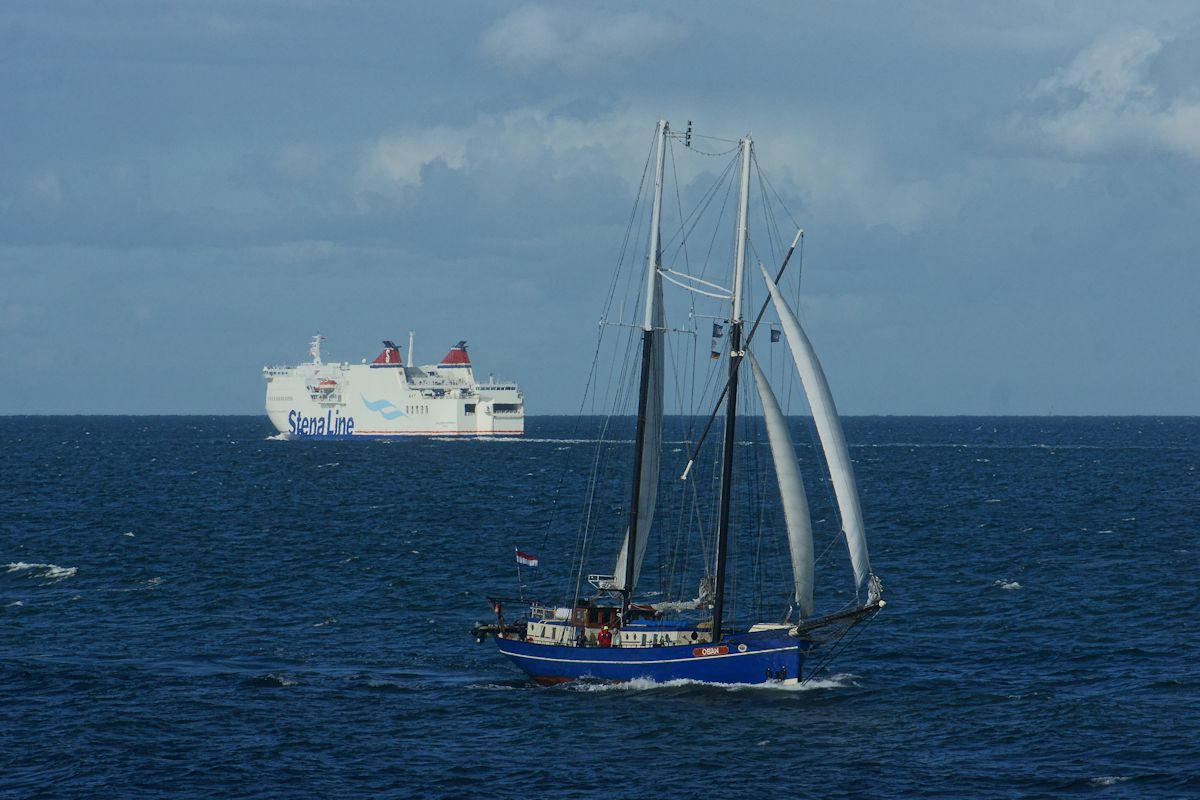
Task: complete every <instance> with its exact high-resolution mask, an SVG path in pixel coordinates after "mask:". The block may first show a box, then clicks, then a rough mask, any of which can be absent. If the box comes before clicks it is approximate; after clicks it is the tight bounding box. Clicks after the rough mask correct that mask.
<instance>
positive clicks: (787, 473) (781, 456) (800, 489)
mask: <svg viewBox="0 0 1200 800" xmlns="http://www.w3.org/2000/svg"><path fill="white" fill-rule="evenodd" d="M750 367H751V369H753V370H754V384H755V386H757V387H758V396H759V399H760V400H761V401H762V411H763V419H764V420H765V421H766V424H767V439H768V440H769V441H770V442H771V456H772V458H773V459H774V460H775V476H776V478H778V480H779V495H780V497H781V499H782V500H783V517H784V520H785V521H786V523H787V534H788V549H789V550H790V551H791V554H792V575H793V577H794V579H795V583H796V606H797V607H798V608H799V609H800V618H801V619H807V618H808V617H810V616H812V610H813V537H812V520H811V519H810V517H809V514H808V498H807V497H806V496H805V494H804V483H803V482H802V481H801V480H800V470H799V468H798V467H797V466H796V451H795V450H793V449H792V439H791V436H790V435H789V434H788V429H787V422H786V421H785V420H784V418H783V412H782V411H780V410H779V403H778V401H776V400H775V393H774V392H772V391H771V386H770V384H768V383H767V378H766V376H765V375H763V372H762V370H761V369H759V367H758V360H757V359H756V358H755V357H754V355H753V354H750Z"/></svg>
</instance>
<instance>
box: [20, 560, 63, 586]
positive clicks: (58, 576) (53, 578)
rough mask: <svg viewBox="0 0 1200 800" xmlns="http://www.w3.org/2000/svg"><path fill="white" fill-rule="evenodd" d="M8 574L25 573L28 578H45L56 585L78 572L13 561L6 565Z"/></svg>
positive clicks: (55, 565) (47, 565)
mask: <svg viewBox="0 0 1200 800" xmlns="http://www.w3.org/2000/svg"><path fill="white" fill-rule="evenodd" d="M5 566H7V567H8V571H9V572H27V573H29V574H28V575H27V576H26V577H29V578H45V579H46V580H48V581H50V582H51V583H58V582H59V581H62V580H66V579H67V578H70V577H72V576H73V575H74V574H75V573H76V572H77V571H78V570H77V569H76V568H75V567H60V566H59V565H58V564H28V563H26V562H24V561H14V562H13V563H11V564H6V565H5Z"/></svg>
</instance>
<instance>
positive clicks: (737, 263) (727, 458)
mask: <svg viewBox="0 0 1200 800" xmlns="http://www.w3.org/2000/svg"><path fill="white" fill-rule="evenodd" d="M739 147H740V148H741V151H742V179H741V186H740V189H739V191H738V215H737V242H736V245H735V247H734V256H733V311H732V313H731V314H730V317H729V383H728V385H727V388H728V391H727V393H726V395H725V440H724V444H723V446H722V450H721V498H720V516H719V517H718V520H717V574H716V586H715V587H714V591H713V617H712V625H713V629H712V636H713V641H714V642H719V641H720V640H721V616H722V612H723V611H724V604H725V561H726V552H727V550H728V545H729V504H730V500H731V494H732V489H733V447H734V436H735V433H736V427H737V388H738V367H739V366H740V365H741V362H742V359H743V358H744V357H745V353H743V352H742V325H743V320H742V273H743V272H744V271H745V266H746V227H747V216H748V215H747V210H748V206H749V196H750V152H751V150H752V149H753V147H754V143H753V142H752V141H751V139H750V137H749V136H747V137H746V138H744V139H742V140H741V142H740V143H739Z"/></svg>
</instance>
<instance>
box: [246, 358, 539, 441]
mask: <svg viewBox="0 0 1200 800" xmlns="http://www.w3.org/2000/svg"><path fill="white" fill-rule="evenodd" d="M388 344H390V343H388ZM314 349H315V356H314V361H313V362H312V363H308V364H301V365H299V366H295V367H266V368H264V370H263V375H264V377H265V378H266V381H267V392H266V410H267V417H268V418H269V419H270V420H271V424H273V425H274V426H275V429H276V430H278V431H279V432H280V433H282V434H284V435H286V436H287V437H289V438H293V437H294V438H320V439H329V438H343V439H344V438H352V437H384V436H517V435H520V434H523V433H524V432H525V405H524V397H523V396H522V395H521V393H520V391H519V389H518V388H517V386H516V385H515V384H512V383H507V382H496V381H492V380H489V381H488V382H487V383H476V382H475V379H474V372H473V369H472V367H471V364H470V362H469V360H467V358H466V347H465V344H464V343H460V344H459V345H456V346H455V348H453V349H452V350H451V351H450V353H448V354H447V356H446V358H445V359H443V360H442V363H440V364H429V365H425V366H422V367H412V366H407V367H406V366H404V364H403V363H401V362H400V359H399V348H395V347H394V346H393V347H391V348H388V349H385V350H384V352H383V353H381V354H380V356H379V357H378V358H377V359H376V361H375V363H372V364H365V363H364V364H348V363H342V364H326V363H322V362H320V355H319V352H320V351H319V344H317V343H316V342H314Z"/></svg>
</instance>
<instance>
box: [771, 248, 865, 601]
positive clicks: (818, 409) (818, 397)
mask: <svg viewBox="0 0 1200 800" xmlns="http://www.w3.org/2000/svg"><path fill="white" fill-rule="evenodd" d="M762 274H763V279H764V280H765V281H766V282H767V289H768V291H770V293H771V301H772V303H773V304H774V305H775V313H777V314H778V315H779V323H780V326H781V327H782V328H783V335H784V338H786V339H787V343H788V349H789V350H791V352H792V359H793V360H794V361H795V362H796V369H797V370H798V371H799V373H800V382H801V384H802V385H803V386H804V395H805V397H807V398H808V405H809V407H810V408H811V409H812V414H813V422H814V423H816V426H817V434H818V435H819V436H820V437H821V448H822V449H823V450H824V451H825V460H826V461H827V462H828V464H829V475H830V478H831V479H832V481H833V491H834V494H835V495H836V496H837V503H838V509H839V510H840V511H841V514H842V530H843V531H844V532H845V534H846V546H847V547H848V548H849V549H850V564H851V566H852V567H853V568H854V585H855V586H859V587H861V586H862V584H863V581H865V580H866V578H867V576H868V575H870V574H871V562H870V560H869V559H868V557H867V537H866V534H865V532H864V531H863V519H862V509H861V508H859V505H858V488H857V486H855V483H854V471H853V469H852V468H851V466H850V451H849V450H848V449H847V448H846V437H845V436H844V435H843V433H842V423H841V422H840V421H839V420H838V415H837V408H835V407H834V405H833V395H832V394H831V393H830V391H829V383H828V381H826V380H825V372H824V370H822V369H821V362H820V361H818V360H817V354H816V352H815V351H814V350H813V347H812V343H811V342H809V341H808V336H807V335H805V333H804V329H803V328H801V327H800V323H799V321H797V320H796V315H795V314H793V313H792V310H791V308H789V307H788V304H787V302H786V301H785V300H784V299H783V296H782V295H780V294H779V287H778V286H776V285H775V282H774V281H772V280H771V276H770V275H768V274H767V271H766V270H765V269H763V270H762ZM872 591H873V590H872Z"/></svg>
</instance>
